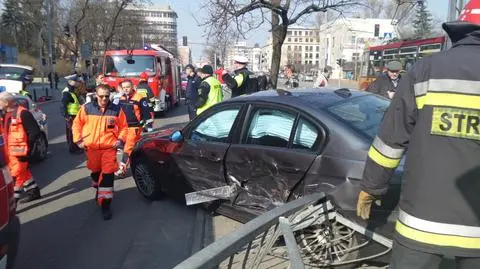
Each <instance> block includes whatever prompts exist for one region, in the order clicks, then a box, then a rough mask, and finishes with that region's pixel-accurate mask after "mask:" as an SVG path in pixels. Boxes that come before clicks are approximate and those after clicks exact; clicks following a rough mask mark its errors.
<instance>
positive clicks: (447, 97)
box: [415, 92, 480, 109]
mask: <svg viewBox="0 0 480 269" xmlns="http://www.w3.org/2000/svg"><path fill="white" fill-rule="evenodd" d="M415 101H416V103H417V108H419V109H421V108H423V106H425V105H431V106H449V107H460V108H471V109H480V95H471V94H460V93H439V92H428V93H427V95H425V96H420V97H417V98H415Z"/></svg>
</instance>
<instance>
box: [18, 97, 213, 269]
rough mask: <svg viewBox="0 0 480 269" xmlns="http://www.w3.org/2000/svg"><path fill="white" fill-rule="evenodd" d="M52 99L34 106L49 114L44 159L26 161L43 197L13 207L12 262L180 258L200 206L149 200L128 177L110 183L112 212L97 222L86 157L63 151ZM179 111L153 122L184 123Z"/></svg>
mask: <svg viewBox="0 0 480 269" xmlns="http://www.w3.org/2000/svg"><path fill="white" fill-rule="evenodd" d="M59 105H60V104H59V103H58V102H52V103H44V104H41V105H40V108H41V109H42V110H43V111H44V112H45V113H46V114H47V115H48V125H49V140H50V151H51V157H50V158H48V159H46V160H45V161H44V162H42V163H39V164H35V165H33V166H32V172H33V175H34V177H35V179H36V180H37V183H38V184H39V185H40V187H41V189H42V195H43V199H41V200H38V201H36V202H32V203H29V204H25V205H21V204H20V205H19V208H18V215H19V217H20V220H21V222H22V226H21V229H22V230H21V242H20V249H19V255H18V257H17V263H16V266H15V268H16V269H31V268H37V269H43V268H45V269H56V268H58V269H70V268H71V269H77V268H78V269H84V268H91V269H96V268H99V269H110V268H111V269H114V268H115V269H117V268H118V269H127V268H128V269H130V268H132V269H133V268H172V267H173V266H174V265H176V264H178V263H179V262H180V261H182V260H184V259H185V258H187V257H188V256H189V255H190V254H191V251H192V248H195V244H197V245H198V240H195V238H196V237H198V236H195V234H197V233H198V229H199V227H200V228H201V229H203V228H202V225H203V223H200V224H201V225H199V221H198V220H199V216H200V219H201V221H204V220H205V216H204V215H202V214H203V211H202V210H198V211H197V209H195V208H188V207H186V206H185V205H182V204H180V203H177V202H173V201H171V200H168V199H166V200H163V201H159V202H153V203H149V202H147V201H146V200H145V199H143V197H141V196H140V194H139V193H138V192H137V190H136V188H135V184H134V182H133V179H132V178H131V177H128V178H125V179H121V180H117V181H115V197H114V202H113V213H114V216H113V218H112V219H111V220H110V221H108V222H106V221H104V220H103V219H102V218H101V214H100V210H99V208H98V207H97V206H96V203H95V202H94V199H93V198H94V193H95V192H94V190H93V189H92V188H90V179H89V171H88V170H87V169H86V168H85V156H84V155H72V154H70V153H68V151H67V147H66V143H65V135H64V132H65V131H64V122H63V119H62V117H61V116H60V113H59V111H60V108H59V107H60V106H59ZM184 114H185V109H184V107H180V108H177V109H176V110H174V111H172V112H170V113H168V114H167V115H166V116H165V117H164V118H162V119H159V120H156V123H155V127H160V126H162V125H168V124H172V123H176V122H182V121H185V120H186V119H187V116H186V115H184ZM202 236H204V235H203V234H202ZM196 248H198V246H197V247H196Z"/></svg>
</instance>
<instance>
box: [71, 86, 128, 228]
mask: <svg viewBox="0 0 480 269" xmlns="http://www.w3.org/2000/svg"><path fill="white" fill-rule="evenodd" d="M72 131H73V142H74V143H77V145H78V146H79V147H80V148H85V151H86V153H87V167H88V169H90V170H91V171H92V173H91V176H92V185H93V187H94V188H96V189H97V192H96V200H97V203H98V205H99V206H101V208H102V215H103V219H104V220H109V219H110V218H111V217H112V211H111V209H110V204H111V202H112V198H113V182H114V173H115V172H116V171H117V170H118V163H117V149H118V148H122V147H123V145H124V144H125V143H124V141H125V137H126V134H127V119H126V117H125V114H124V113H123V111H122V109H121V108H120V106H119V105H116V104H113V103H112V102H111V101H110V89H109V88H108V87H107V86H105V85H99V86H97V87H96V101H93V102H90V103H87V104H85V105H83V106H82V108H81V109H80V111H79V112H78V115H77V117H75V120H74V121H73V126H72Z"/></svg>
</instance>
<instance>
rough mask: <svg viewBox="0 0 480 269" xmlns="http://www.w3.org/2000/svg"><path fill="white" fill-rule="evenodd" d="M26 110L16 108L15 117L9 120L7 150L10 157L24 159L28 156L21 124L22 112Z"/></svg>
mask: <svg viewBox="0 0 480 269" xmlns="http://www.w3.org/2000/svg"><path fill="white" fill-rule="evenodd" d="M24 110H26V109H25V108H24V107H23V106H18V109H17V112H16V115H15V117H12V118H11V122H10V126H9V127H8V138H7V148H8V152H9V154H10V155H12V156H18V157H24V156H27V154H28V135H27V132H26V131H25V129H24V128H23V124H22V117H21V115H22V112H23V111H24Z"/></svg>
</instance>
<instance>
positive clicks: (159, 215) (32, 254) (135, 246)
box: [16, 188, 208, 269]
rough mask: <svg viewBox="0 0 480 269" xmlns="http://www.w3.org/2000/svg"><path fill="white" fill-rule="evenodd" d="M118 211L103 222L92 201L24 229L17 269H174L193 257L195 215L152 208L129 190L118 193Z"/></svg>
mask: <svg viewBox="0 0 480 269" xmlns="http://www.w3.org/2000/svg"><path fill="white" fill-rule="evenodd" d="M92 197H93V190H92ZM113 211H114V217H113V218H112V220H110V221H108V222H106V221H103V220H102V219H101V214H100V210H99V208H98V207H97V206H96V204H95V202H94V201H93V199H87V200H86V201H82V202H79V203H78V204H76V205H73V206H70V207H66V208H63V209H62V210H59V211H57V212H53V213H51V214H49V215H46V216H41V217H38V218H36V219H33V220H31V221H28V222H26V223H24V224H22V238H21V250H20V253H19V256H18V261H17V266H16V268H20V269H22V268H25V269H28V268H48V269H56V268H58V269H60V268H61V269H64V268H72V269H73V268H79V269H80V268H92V269H95V268H99V269H100V268H101V269H107V268H112V269H113V268H121V269H126V268H173V267H174V266H175V265H176V264H178V263H180V262H181V261H182V260H184V259H186V258H187V257H188V256H189V255H190V253H191V249H192V247H191V244H192V242H193V241H194V237H195V236H197V235H198V232H197V231H194V230H195V227H192V225H193V224H194V223H195V222H196V215H197V212H196V210H194V209H192V208H187V207H185V206H184V205H181V204H178V203H175V202H173V201H169V200H164V201H160V202H154V203H147V202H145V200H144V199H143V198H142V197H140V195H138V193H137V191H136V189H134V188H128V189H125V190H121V191H118V192H116V193H115V200H114V203H113ZM207 217H208V216H207ZM193 226H195V225H193ZM202 228H203V227H202ZM196 229H198V227H196Z"/></svg>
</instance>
